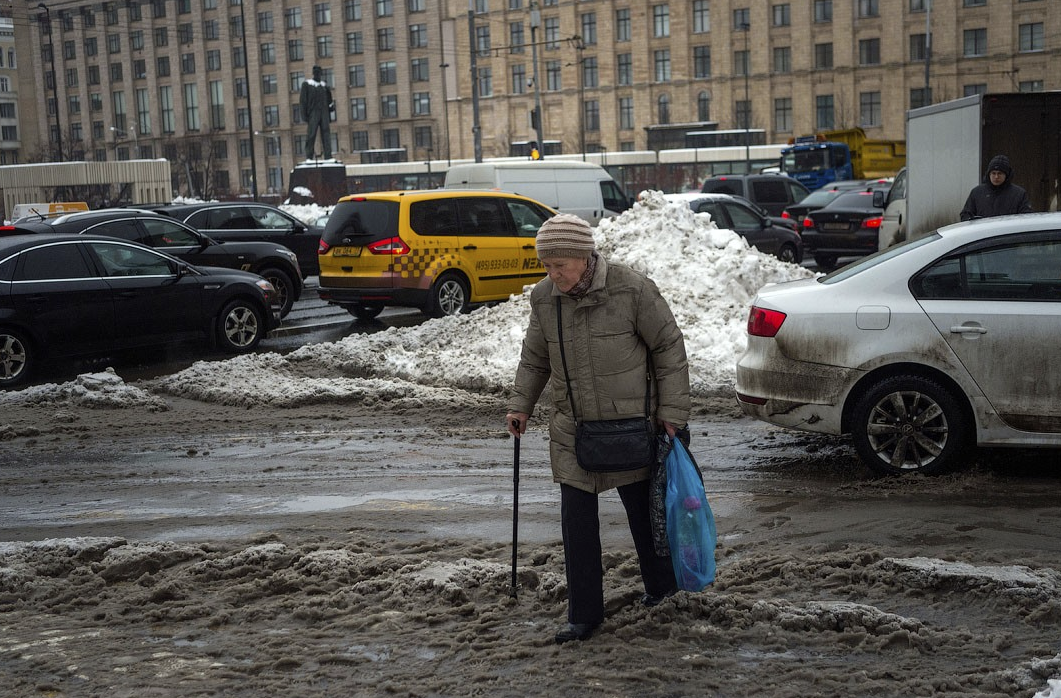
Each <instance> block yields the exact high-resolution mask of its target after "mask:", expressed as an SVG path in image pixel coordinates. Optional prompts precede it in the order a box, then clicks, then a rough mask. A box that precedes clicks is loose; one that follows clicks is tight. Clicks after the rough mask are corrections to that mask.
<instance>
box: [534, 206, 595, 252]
mask: <svg viewBox="0 0 1061 698" xmlns="http://www.w3.org/2000/svg"><path fill="white" fill-rule="evenodd" d="M535 247H536V248H537V251H538V259H545V258H546V257H576V258H579V257H582V258H585V257H589V256H590V255H592V254H593V250H594V249H595V248H594V244H593V228H591V227H590V225H589V223H587V222H586V221H584V220H582V219H581V218H579V217H578V216H575V215H572V214H570V213H558V214H556V215H555V216H553V217H552V218H550V219H549V220H547V221H545V222H544V223H542V227H541V228H539V229H538V237H537V239H536V242H535Z"/></svg>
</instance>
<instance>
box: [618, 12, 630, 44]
mask: <svg viewBox="0 0 1061 698" xmlns="http://www.w3.org/2000/svg"><path fill="white" fill-rule="evenodd" d="M630 34H631V30H630V10H628V9H622V10H616V11H615V40H616V41H629V40H630Z"/></svg>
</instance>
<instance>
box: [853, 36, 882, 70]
mask: <svg viewBox="0 0 1061 698" xmlns="http://www.w3.org/2000/svg"><path fill="white" fill-rule="evenodd" d="M858 64H859V65H880V39H860V40H859V42H858Z"/></svg>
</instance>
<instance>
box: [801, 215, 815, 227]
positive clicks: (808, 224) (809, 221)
mask: <svg viewBox="0 0 1061 698" xmlns="http://www.w3.org/2000/svg"><path fill="white" fill-rule="evenodd" d="M803 227H804V228H813V227H814V220H813V219H811V217H810V216H805V217H804V218H803Z"/></svg>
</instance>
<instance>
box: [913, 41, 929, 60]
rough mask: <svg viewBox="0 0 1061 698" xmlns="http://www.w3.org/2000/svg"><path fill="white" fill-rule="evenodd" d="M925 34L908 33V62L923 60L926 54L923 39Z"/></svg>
mask: <svg viewBox="0 0 1061 698" xmlns="http://www.w3.org/2000/svg"><path fill="white" fill-rule="evenodd" d="M925 37H926V35H925V34H911V35H910V62H911V63H919V62H924V60H925V56H927V55H928V45H927V43H926V41H925Z"/></svg>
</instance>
